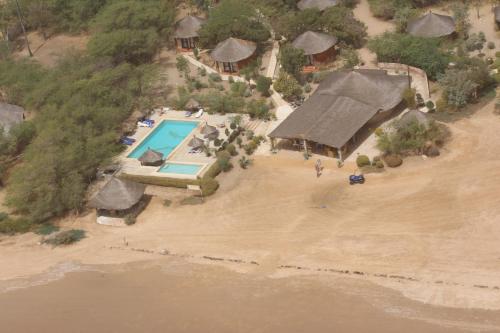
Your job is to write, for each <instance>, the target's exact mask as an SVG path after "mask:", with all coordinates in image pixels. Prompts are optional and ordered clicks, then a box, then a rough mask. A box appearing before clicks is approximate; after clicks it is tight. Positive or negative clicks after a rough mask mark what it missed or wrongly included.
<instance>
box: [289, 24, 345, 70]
mask: <svg viewBox="0 0 500 333" xmlns="http://www.w3.org/2000/svg"><path fill="white" fill-rule="evenodd" d="M337 41H338V40H337V38H336V37H334V36H331V35H328V34H325V33H322V32H314V31H306V32H304V33H303V34H301V35H300V36H299V37H297V38H296V39H295V40H294V41H293V42H292V46H293V47H294V48H296V49H300V50H302V51H304V54H305V55H306V57H307V65H309V66H311V65H315V64H318V63H324V62H326V61H328V60H330V59H332V58H333V57H334V56H335V44H337Z"/></svg>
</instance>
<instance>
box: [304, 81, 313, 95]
mask: <svg viewBox="0 0 500 333" xmlns="http://www.w3.org/2000/svg"><path fill="white" fill-rule="evenodd" d="M311 91H312V87H311V85H310V84H309V83H308V84H306V85H305V86H304V92H306V93H307V94H309V93H310V92H311Z"/></svg>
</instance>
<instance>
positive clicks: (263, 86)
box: [256, 75, 273, 97]
mask: <svg viewBox="0 0 500 333" xmlns="http://www.w3.org/2000/svg"><path fill="white" fill-rule="evenodd" d="M256 83H257V86H256V89H257V91H258V92H259V93H260V94H261V95H262V96H264V97H269V95H270V93H269V89H270V88H271V84H272V83H273V80H271V79H270V78H268V77H265V76H263V75H260V76H259V77H258V78H257V82H256Z"/></svg>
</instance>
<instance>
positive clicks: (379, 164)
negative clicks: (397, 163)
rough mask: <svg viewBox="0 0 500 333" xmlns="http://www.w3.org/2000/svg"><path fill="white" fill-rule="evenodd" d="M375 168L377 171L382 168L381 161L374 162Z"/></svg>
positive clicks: (382, 163)
mask: <svg viewBox="0 0 500 333" xmlns="http://www.w3.org/2000/svg"><path fill="white" fill-rule="evenodd" d="M375 167H376V168H378V169H383V168H384V162H382V161H377V162H375Z"/></svg>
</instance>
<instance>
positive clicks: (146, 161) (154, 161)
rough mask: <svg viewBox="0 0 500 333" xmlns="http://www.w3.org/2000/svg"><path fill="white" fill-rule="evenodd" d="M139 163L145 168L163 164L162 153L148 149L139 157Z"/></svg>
mask: <svg viewBox="0 0 500 333" xmlns="http://www.w3.org/2000/svg"><path fill="white" fill-rule="evenodd" d="M139 162H141V164H142V165H145V166H158V165H161V164H162V163H163V153H161V152H159V151H156V150H153V149H151V148H148V150H146V151H145V152H144V154H142V155H141V157H139Z"/></svg>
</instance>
